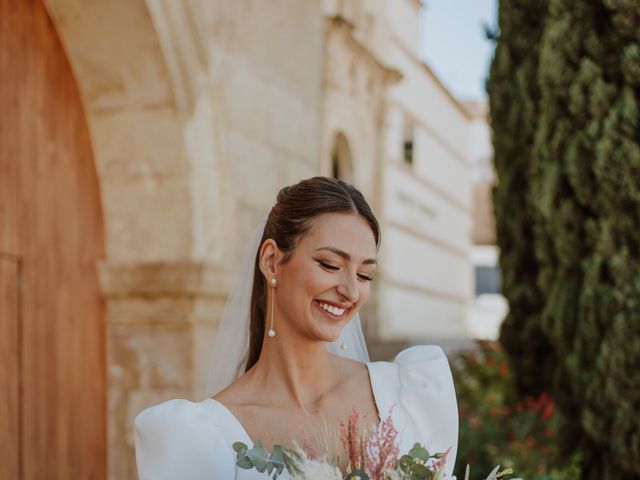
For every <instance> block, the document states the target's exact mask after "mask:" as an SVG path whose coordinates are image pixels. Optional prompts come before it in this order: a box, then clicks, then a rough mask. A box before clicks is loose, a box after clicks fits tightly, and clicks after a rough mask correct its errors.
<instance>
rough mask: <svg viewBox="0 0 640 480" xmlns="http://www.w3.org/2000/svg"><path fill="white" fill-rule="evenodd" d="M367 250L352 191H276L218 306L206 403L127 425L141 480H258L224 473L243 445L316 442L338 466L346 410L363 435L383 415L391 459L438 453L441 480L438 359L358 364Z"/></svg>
mask: <svg viewBox="0 0 640 480" xmlns="http://www.w3.org/2000/svg"><path fill="white" fill-rule="evenodd" d="M379 241H380V232H379V227H378V222H377V221H376V219H375V217H374V215H373V213H372V212H371V209H370V207H369V205H368V204H367V202H366V201H365V199H364V197H363V196H362V194H361V193H360V192H359V191H358V190H357V189H356V188H355V187H353V186H352V185H349V184H347V183H345V182H343V181H340V180H335V179H331V178H326V177H315V178H312V179H309V180H304V181H302V182H300V183H298V184H296V185H293V186H291V187H285V188H283V189H282V190H281V191H280V193H279V194H278V198H277V202H276V204H275V206H274V207H273V208H272V209H271V211H270V213H269V215H268V217H267V219H266V221H265V222H264V223H263V224H261V225H260V226H259V228H258V234H257V235H256V237H255V242H254V243H253V244H252V245H251V247H250V249H249V253H248V255H247V256H246V258H245V261H244V262H243V266H242V267H241V274H240V280H239V282H238V283H237V284H236V287H235V289H234V292H232V294H231V295H230V299H229V302H228V305H227V307H226V308H225V312H224V314H223V319H222V322H221V326H220V328H219V331H218V334H217V338H216V344H215V346H214V352H213V366H212V372H211V373H212V376H211V378H212V380H213V381H212V383H211V388H210V394H211V396H212V398H207V399H205V400H203V401H201V402H190V401H187V400H171V401H169V402H165V403H163V404H161V405H158V406H155V407H152V408H149V409H147V410H145V411H143V412H142V413H141V414H140V415H139V416H138V417H137V418H136V421H135V433H136V436H135V439H136V456H137V461H138V471H139V474H140V478H141V479H173V478H190V479H194V478H195V479H198V478H202V479H204V478H239V479H247V480H248V479H251V480H253V479H258V478H262V477H261V476H260V474H259V473H258V472H254V471H244V470H240V471H238V470H236V465H235V459H234V454H233V451H232V450H231V445H232V444H233V443H234V442H238V441H240V442H243V443H245V444H248V445H253V444H254V442H253V440H252V439H256V440H257V439H260V440H261V442H262V444H263V445H264V446H265V447H267V448H272V447H273V446H274V445H277V444H280V445H289V446H290V445H293V444H294V443H297V444H299V445H316V446H317V445H323V446H324V449H325V450H328V451H327V452H326V453H327V454H329V455H330V456H331V457H333V458H337V459H343V461H344V459H346V458H347V455H345V452H343V451H341V449H340V442H339V441H338V427H339V425H340V422H341V421H343V420H345V419H346V418H347V417H349V415H350V414H351V413H352V412H353V410H356V411H358V412H359V414H360V415H361V416H362V417H364V418H365V419H367V421H368V422H369V423H371V424H378V423H379V422H380V420H381V419H382V418H383V417H385V416H387V415H388V414H390V412H391V411H392V410H393V421H394V424H395V426H396V428H397V429H398V431H399V436H398V447H399V448H400V451H401V452H407V451H408V450H409V449H410V448H411V446H413V444H414V443H415V442H421V443H423V444H424V445H425V446H427V448H429V450H432V451H442V452H444V451H446V450H448V449H451V450H450V454H449V455H450V457H449V463H448V465H450V466H449V468H448V469H447V470H448V472H449V473H450V472H451V470H452V469H453V464H454V461H455V450H456V447H457V429H458V417H457V407H456V399H455V392H454V390H453V382H452V379H451V372H450V369H449V366H448V363H447V360H446V357H445V356H444V354H443V352H442V350H441V349H440V348H439V347H432V346H424V347H414V348H412V349H409V350H406V351H405V352H402V353H401V354H400V355H398V357H396V360H395V361H394V362H375V363H370V362H369V359H368V355H367V352H366V345H365V343H364V339H363V336H362V330H361V328H360V321H359V316H358V312H359V310H360V308H361V306H362V305H363V303H365V302H366V300H367V298H368V297H369V290H370V284H371V281H373V279H374V276H375V269H376V263H377V262H376V254H377V249H378V245H379ZM243 272H244V273H243ZM341 338H342V339H343V340H341ZM345 338H349V340H348V341H345V340H344V339H345ZM337 345H340V346H341V348H336V346H337ZM451 456H453V458H451ZM338 463H340V462H338ZM340 466H341V467H343V468H344V467H346V465H344V464H341V465H340ZM264 478H266V477H264Z"/></svg>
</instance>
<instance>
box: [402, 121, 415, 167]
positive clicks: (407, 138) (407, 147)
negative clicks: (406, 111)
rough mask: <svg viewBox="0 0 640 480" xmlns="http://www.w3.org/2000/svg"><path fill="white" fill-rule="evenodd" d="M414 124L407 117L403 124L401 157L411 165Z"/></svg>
mask: <svg viewBox="0 0 640 480" xmlns="http://www.w3.org/2000/svg"><path fill="white" fill-rule="evenodd" d="M414 136H415V126H414V124H413V122H411V120H409V119H407V120H406V121H405V124H404V138H403V158H404V162H405V163H406V164H407V165H413V156H414Z"/></svg>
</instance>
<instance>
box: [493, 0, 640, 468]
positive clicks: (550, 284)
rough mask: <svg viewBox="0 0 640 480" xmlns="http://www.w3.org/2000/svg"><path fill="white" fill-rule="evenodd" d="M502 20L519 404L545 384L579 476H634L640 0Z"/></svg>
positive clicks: (509, 291)
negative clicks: (578, 462) (578, 460)
mask: <svg viewBox="0 0 640 480" xmlns="http://www.w3.org/2000/svg"><path fill="white" fill-rule="evenodd" d="M536 8H537V10H535V9H536ZM534 10H535V11H534ZM499 22H500V24H499V25H500V30H501V33H500V39H499V42H498V45H497V49H496V55H495V58H494V62H493V64H492V68H491V77H490V80H489V83H488V90H489V96H490V106H491V116H492V129H493V138H494V147H495V166H496V171H497V174H498V184H497V186H496V188H495V191H494V204H495V212H496V222H497V229H498V232H497V233H498V243H499V246H500V248H501V252H502V253H501V255H502V258H501V267H502V269H503V276H504V278H505V282H504V294H505V296H506V297H507V299H508V300H509V303H510V307H511V312H510V314H509V317H508V318H507V320H506V322H505V324H504V326H503V328H502V331H501V341H502V342H503V344H504V346H505V349H506V350H507V352H509V353H510V354H511V356H512V357H513V359H514V362H513V364H514V365H513V367H514V369H515V372H516V375H517V376H518V377H520V380H519V382H518V386H519V388H520V392H521V393H535V392H536V391H540V390H542V389H544V388H545V385H546V384H547V382H548V381H549V379H550V377H549V375H548V373H547V372H551V373H552V380H553V386H554V387H553V394H554V397H555V399H556V401H557V404H558V409H559V413H560V421H561V428H560V431H561V432H562V434H563V437H562V438H561V443H562V447H563V452H564V453H565V454H569V453H571V452H574V451H576V450H577V449H579V450H581V451H582V452H583V455H582V458H583V465H582V470H583V473H584V475H583V476H584V478H593V479H595V478H599V479H600V478H604V479H613V478H626V477H631V478H638V477H640V375H639V374H638V373H637V372H638V370H639V369H640V335H639V334H638V333H637V332H638V330H640V234H639V233H638V232H639V231H640V228H639V227H640V1H639V0H548V1H547V2H544V3H541V2H525V1H504V0H503V1H502V2H501V3H500V18H499ZM518 356H522V357H523V358H522V359H518ZM550 359H551V363H550V362H549V360H550ZM536 365H537V366H538V367H539V368H540V369H541V371H540V376H539V378H538V380H536V379H535V378H534V376H535V373H536V369H535V366H536ZM565 459H566V457H565Z"/></svg>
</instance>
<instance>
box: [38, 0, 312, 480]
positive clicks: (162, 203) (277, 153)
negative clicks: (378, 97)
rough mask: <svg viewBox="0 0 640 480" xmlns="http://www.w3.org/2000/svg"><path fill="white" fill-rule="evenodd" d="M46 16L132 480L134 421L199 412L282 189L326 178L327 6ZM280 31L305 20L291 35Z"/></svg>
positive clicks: (81, 4)
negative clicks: (184, 410)
mask: <svg viewBox="0 0 640 480" xmlns="http://www.w3.org/2000/svg"><path fill="white" fill-rule="evenodd" d="M47 6H48V8H49V12H50V15H51V17H52V20H53V22H54V24H55V26H56V28H57V29H58V31H59V34H60V37H61V39H62V41H63V43H64V45H65V48H66V50H67V53H68V56H69V60H70V63H71V66H72V69H73V71H74V74H75V76H76V80H77V83H78V86H79V89H80V93H81V96H82V99H83V102H84V106H85V112H86V115H87V120H88V124H89V128H90V132H91V136H92V141H93V148H94V154H95V159H96V166H97V171H98V175H99V181H100V188H101V196H102V203H103V209H104V215H105V230H106V237H107V238H106V248H107V258H106V260H105V262H104V263H103V265H101V266H100V272H101V279H100V280H101V284H102V286H103V293H104V297H105V301H106V311H107V323H108V365H107V369H108V372H107V375H108V379H109V402H108V404H109V420H108V427H109V428H108V435H109V439H108V448H109V465H110V472H109V475H110V478H113V479H118V480H122V479H126V478H135V462H134V457H133V449H132V421H133V418H134V417H135V415H136V414H137V413H138V412H139V411H140V410H142V409H143V408H145V407H147V406H150V405H152V404H155V403H158V402H160V401H163V400H166V399H169V398H175V397H186V398H192V399H199V398H202V396H203V395H204V382H205V378H206V370H207V368H208V362H209V353H210V348H211V345H212V341H213V337H214V335H215V330H216V325H217V321H218V319H219V317H220V314H221V309H222V306H223V304H224V299H225V295H226V293H227V292H228V289H229V284H230V282H231V278H232V277H233V275H234V273H235V271H234V265H235V263H236V260H237V258H238V257H239V256H240V255H241V253H242V249H243V247H242V246H243V245H244V243H245V241H247V240H248V238H249V235H250V234H251V233H252V232H253V230H254V228H255V225H256V223H257V221H258V220H259V218H260V217H261V216H262V214H263V213H264V212H266V211H267V210H268V208H270V207H271V205H272V204H273V201H274V199H275V194H276V193H277V190H278V189H279V188H280V187H281V186H283V185H285V184H289V183H292V182H295V181H297V180H299V179H301V178H304V177H308V176H310V175H312V174H315V173H317V172H318V169H319V163H318V155H319V149H320V140H319V139H320V136H319V133H318V132H319V131H320V120H321V118H320V113H319V112H320V111H321V101H322V91H321V87H322V74H321V72H322V69H323V36H322V35H323V18H322V15H321V11H320V9H321V6H320V3H319V2H314V1H311V2H298V1H295V0H279V1H274V2H270V3H269V5H268V8H267V7H265V5H264V3H262V2H259V1H257V0H254V1H249V2H228V1H223V0H219V1H195V2H193V1H191V2H188V1H173V0H146V1H143V0H113V1H110V2H97V1H89V2H87V1H84V0H48V1H47ZM283 18H295V21H293V22H288V23H287V24H286V28H282V22H283ZM282 52H286V55H283V54H282ZM97 374H99V373H97Z"/></svg>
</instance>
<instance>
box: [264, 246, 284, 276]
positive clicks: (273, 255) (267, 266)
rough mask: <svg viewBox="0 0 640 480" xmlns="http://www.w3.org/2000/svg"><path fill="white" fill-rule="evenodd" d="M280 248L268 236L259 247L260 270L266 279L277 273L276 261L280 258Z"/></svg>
mask: <svg viewBox="0 0 640 480" xmlns="http://www.w3.org/2000/svg"><path fill="white" fill-rule="evenodd" d="M280 255H281V252H280V249H279V248H278V245H276V242H275V240H273V239H271V238H268V239H266V240H265V241H264V242H263V243H262V246H261V247H260V259H259V265H260V271H261V272H262V274H263V275H264V276H265V277H266V278H267V280H268V279H271V278H274V277H275V276H276V274H277V267H278V262H279V260H280Z"/></svg>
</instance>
